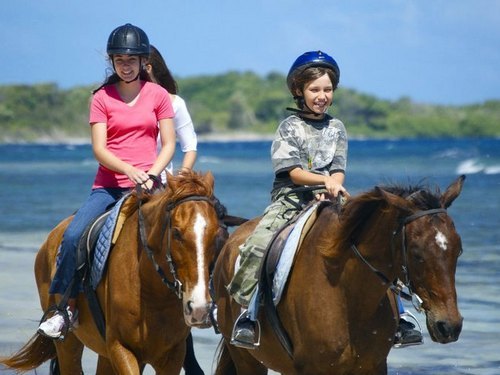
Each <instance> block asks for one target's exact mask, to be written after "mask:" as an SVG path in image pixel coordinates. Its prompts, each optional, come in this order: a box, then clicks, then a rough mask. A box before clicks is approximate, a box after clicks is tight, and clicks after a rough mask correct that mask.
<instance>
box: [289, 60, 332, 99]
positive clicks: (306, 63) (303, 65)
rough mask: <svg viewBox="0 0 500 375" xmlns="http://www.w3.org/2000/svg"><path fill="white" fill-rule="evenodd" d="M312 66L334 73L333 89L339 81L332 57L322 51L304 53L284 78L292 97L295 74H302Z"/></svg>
mask: <svg viewBox="0 0 500 375" xmlns="http://www.w3.org/2000/svg"><path fill="white" fill-rule="evenodd" d="M313 66H321V67H324V68H329V69H331V70H332V71H333V72H334V73H335V77H336V81H335V82H332V83H333V86H334V87H337V85H338V83H339V79H340V69H339V66H338V65H337V62H336V61H335V60H334V59H333V57H331V56H329V55H327V54H326V53H324V52H322V51H310V52H305V53H303V54H302V55H300V56H299V57H297V59H296V60H295V62H294V63H293V64H292V67H291V68H290V70H289V71H288V75H287V77H286V83H287V85H288V89H289V90H290V92H291V93H292V95H293V96H295V95H296V93H295V92H294V91H293V90H294V89H295V88H294V87H293V86H294V78H295V76H296V75H297V74H299V73H302V72H303V71H304V70H306V69H307V68H310V67H313Z"/></svg>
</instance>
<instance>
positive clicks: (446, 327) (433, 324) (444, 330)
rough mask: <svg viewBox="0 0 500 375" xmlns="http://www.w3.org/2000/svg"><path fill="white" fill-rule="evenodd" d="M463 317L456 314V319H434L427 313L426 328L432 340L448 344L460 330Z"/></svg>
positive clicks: (455, 337)
mask: <svg viewBox="0 0 500 375" xmlns="http://www.w3.org/2000/svg"><path fill="white" fill-rule="evenodd" d="M462 323H463V317H462V316H460V315H459V316H458V317H457V319H436V320H434V319H433V318H432V317H430V316H429V315H428V316H427V330H428V331H429V335H430V336H431V339H432V341H435V342H438V343H440V344H448V343H450V342H455V341H457V340H458V337H459V336H460V332H462Z"/></svg>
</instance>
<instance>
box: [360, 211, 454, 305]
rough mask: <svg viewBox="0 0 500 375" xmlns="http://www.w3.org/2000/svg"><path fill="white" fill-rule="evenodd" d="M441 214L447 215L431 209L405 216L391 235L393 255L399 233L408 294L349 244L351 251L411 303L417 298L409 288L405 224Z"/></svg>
mask: <svg viewBox="0 0 500 375" xmlns="http://www.w3.org/2000/svg"><path fill="white" fill-rule="evenodd" d="M442 213H447V211H446V209H445V208H433V209H430V210H423V211H418V212H416V213H414V214H413V215H410V216H407V217H405V218H403V219H402V220H401V223H400V225H399V227H398V228H397V229H396V230H395V231H394V232H393V233H392V240H391V248H392V252H393V254H394V238H395V237H396V235H397V234H398V232H400V231H401V251H402V253H403V265H402V270H403V274H404V278H405V280H404V282H403V284H404V285H405V286H406V287H407V288H408V292H409V294H408V293H405V292H403V291H402V290H401V287H400V286H399V285H398V283H397V282H393V281H391V280H389V279H388V278H387V276H385V275H384V274H383V273H382V272H381V271H379V270H378V269H376V268H375V267H374V266H372V265H371V264H370V263H369V262H368V261H367V260H366V258H365V257H363V255H362V254H361V253H360V252H359V250H358V248H357V247H356V245H355V244H354V243H353V244H351V249H352V251H353V252H354V254H356V256H357V257H358V258H359V259H360V260H361V261H362V262H363V263H365V264H366V265H367V266H368V268H370V270H371V271H372V272H373V273H375V274H376V275H377V276H378V277H379V278H380V279H381V280H382V281H383V282H384V284H391V286H390V289H391V290H393V291H394V292H395V293H397V294H400V295H401V297H402V298H404V299H406V300H408V301H413V296H414V295H415V296H417V295H416V293H414V292H413V290H412V287H411V280H410V271H409V269H408V250H407V246H406V224H408V223H411V222H412V221H414V220H417V219H419V218H421V217H422V216H427V215H435V214H442ZM417 300H418V301H419V303H420V302H421V301H420V298H418V296H417ZM415 308H416V309H417V310H419V311H420V310H421V309H422V308H421V306H420V305H418V306H417V305H416V306H415Z"/></svg>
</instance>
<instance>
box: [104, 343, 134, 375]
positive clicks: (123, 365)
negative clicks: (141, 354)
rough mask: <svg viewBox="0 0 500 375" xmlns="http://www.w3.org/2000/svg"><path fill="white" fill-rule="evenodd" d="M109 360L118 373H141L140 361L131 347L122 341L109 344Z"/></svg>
mask: <svg viewBox="0 0 500 375" xmlns="http://www.w3.org/2000/svg"><path fill="white" fill-rule="evenodd" d="M108 353H109V360H110V362H111V364H112V366H113V370H114V371H115V373H116V374H140V371H141V368H140V366H139V362H138V361H137V358H136V357H135V355H134V353H132V352H131V351H130V350H129V349H127V348H126V347H125V346H123V345H122V344H121V343H120V342H118V341H114V342H113V343H111V344H109V345H108Z"/></svg>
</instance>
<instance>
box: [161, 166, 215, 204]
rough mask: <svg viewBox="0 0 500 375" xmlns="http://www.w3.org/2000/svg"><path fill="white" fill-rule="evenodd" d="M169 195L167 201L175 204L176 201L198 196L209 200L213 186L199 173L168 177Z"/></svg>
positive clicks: (190, 172)
mask: <svg viewBox="0 0 500 375" xmlns="http://www.w3.org/2000/svg"><path fill="white" fill-rule="evenodd" d="M169 178H170V179H171V181H169V186H170V187H171V188H170V189H167V190H168V191H169V193H170V196H169V200H170V201H172V202H176V201H178V200H181V199H184V198H187V197H190V196H194V195H198V196H204V197H208V198H211V197H212V196H213V186H212V185H210V184H209V183H208V182H207V181H206V180H205V179H204V178H203V175H202V174H201V173H198V172H193V171H189V172H184V173H182V174H179V175H176V176H169Z"/></svg>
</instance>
